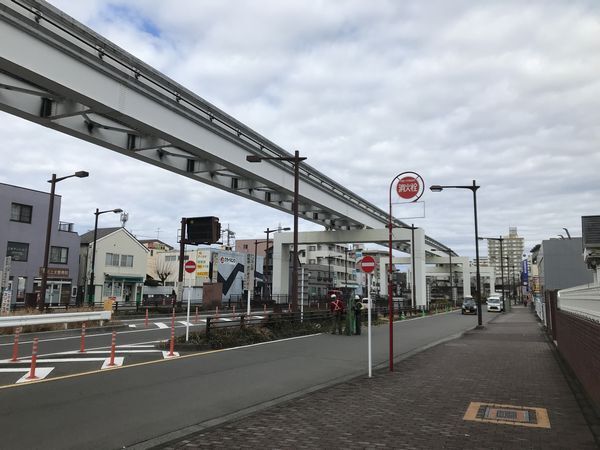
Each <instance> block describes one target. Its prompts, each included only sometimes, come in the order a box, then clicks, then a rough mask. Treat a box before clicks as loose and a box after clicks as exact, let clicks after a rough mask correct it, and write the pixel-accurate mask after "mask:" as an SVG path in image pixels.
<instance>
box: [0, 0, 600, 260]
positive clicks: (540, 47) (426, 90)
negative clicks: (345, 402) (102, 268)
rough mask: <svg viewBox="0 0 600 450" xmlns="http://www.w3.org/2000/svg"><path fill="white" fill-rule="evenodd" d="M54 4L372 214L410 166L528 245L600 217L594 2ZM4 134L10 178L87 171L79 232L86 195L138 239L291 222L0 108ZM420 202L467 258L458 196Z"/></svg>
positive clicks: (246, 231)
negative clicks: (121, 213)
mask: <svg viewBox="0 0 600 450" xmlns="http://www.w3.org/2000/svg"><path fill="white" fill-rule="evenodd" d="M52 3H53V4H55V5H56V6H57V7H59V8H63V9H64V10H65V11H66V12H67V13H68V14H71V15H73V16H74V17H75V18H76V19H78V20H80V21H82V22H84V23H86V24H87V25H88V26H90V27H92V28H93V29H94V30H96V31H98V32H100V33H101V34H104V35H105V36H107V37H108V38H109V39H111V40H113V41H114V42H115V43H117V44H118V45H120V46H121V47H123V48H124V49H126V50H127V51H129V52H130V53H132V54H134V55H136V56H138V57H140V58H142V59H143V60H144V61H146V62H148V63H149V64H151V65H153V66H155V67H156V68H157V69H158V70H160V71H162V72H164V73H165V74H167V75H169V76H171V77H172V78H174V79H175V80H177V81H178V82H181V83H182V84H184V85H185V86H186V87H188V88H190V89H192V90H193V91H195V92H196V93H197V94H199V95H200V96H202V97H204V98H206V99H207V100H209V101H211V102H213V103H214V104H216V105H217V106H219V107H221V108H223V109H224V110H225V111H226V112H228V113H229V114H231V115H233V116H234V117H236V118H237V119H239V120H241V121H242V122H244V123H246V124H247V125H249V126H250V127H252V128H254V129H255V130H257V131H258V132H260V133H261V134H263V135H264V136H266V137H268V138H269V139H271V140H273V141H274V142H276V143H278V144H279V145H281V146H283V147H284V148H287V149H289V150H293V149H299V150H300V151H301V152H302V154H303V155H305V156H307V157H308V161H307V162H308V163H309V164H311V165H312V166H314V167H316V168H317V169H318V170H320V171H322V172H324V173H325V174H327V175H329V176H331V177H332V178H334V179H335V180H337V181H338V182H340V183H343V184H346V185H348V186H350V187H351V188H352V189H353V190H354V191H355V192H356V193H357V194H358V195H360V196H362V197H364V198H366V199H368V200H369V201H371V202H373V203H375V204H377V205H378V206H380V207H381V208H383V209H387V196H388V188H389V183H390V181H391V180H392V178H393V177H394V176H395V175H396V174H397V173H399V172H402V171H404V170H413V171H417V172H419V173H421V175H423V177H424V179H425V181H426V183H428V184H470V182H471V180H473V179H476V180H477V182H478V183H480V184H481V189H480V190H479V192H478V199H479V215H480V229H481V234H482V235H499V234H505V233H507V231H508V227H509V226H517V227H518V228H519V230H520V232H521V234H522V235H524V236H525V238H526V240H527V246H528V248H531V247H532V246H533V245H534V244H535V243H537V242H538V241H540V240H542V239H546V238H549V237H554V236H556V235H557V234H558V233H560V232H561V231H562V227H567V228H569V229H570V231H571V234H572V235H577V234H579V233H580V216H581V215H585V214H597V213H599V206H600V201H599V200H598V199H599V198H600V196H599V194H600V192H599V190H600V188H599V186H598V182H597V174H596V172H597V169H596V168H597V167H598V166H599V164H598V163H600V161H599V160H600V152H599V151H598V150H597V147H598V143H599V137H600V127H599V126H598V125H597V123H596V122H597V119H596V114H595V113H596V111H597V110H598V107H599V106H600V82H598V81H597V73H598V72H599V70H600V57H599V56H598V55H600V20H599V19H600V7H599V6H598V4H597V3H596V2H593V1H576V2H563V1H558V0H556V1H548V2H530V3H527V4H523V2H520V1H502V2H497V1H483V2H476V3H474V2H471V1H452V2H448V1H441V0H437V1H425V2H423V1H412V2H395V1H374V2H363V1H358V0H357V1H343V2H320V1H308V2H305V1H303V2H297V1H287V2H277V1H266V0H264V1H259V0H257V1H252V2H250V1H242V2H228V1H225V2H223V1H203V2H191V1H183V0H181V1H170V2H160V1H155V0H152V1H147V0H146V1H128V2H124V1H111V2H106V1H99V0H98V1H88V2H85V6H83V5H80V4H79V3H77V2H68V1H66V0H60V1H58V0H56V1H53V2H52ZM116 12H119V13H118V14H117V13H116ZM0 130H1V131H2V133H3V136H4V137H5V142H9V143H10V144H9V145H10V148H11V150H7V149H4V150H2V152H3V155H4V157H5V158H7V157H8V156H7V155H8V152H10V159H11V163H10V164H9V165H5V166H3V167H1V168H0V179H1V180H2V181H4V182H8V183H12V184H18V185H25V186H27V187H32V188H35V189H47V185H46V184H45V180H46V179H47V178H48V175H49V174H51V173H52V172H68V171H72V170H76V169H78V168H84V167H88V168H90V172H92V176H91V177H90V179H89V180H85V181H84V180H79V181H77V182H75V181H73V182H71V181H70V182H65V183H62V184H61V185H60V190H61V194H62V195H63V215H67V216H69V217H72V220H74V221H76V222H77V223H78V224H81V227H82V228H85V226H89V224H90V223H91V221H92V217H90V214H91V212H92V211H93V210H94V209H95V207H96V206H98V207H107V208H112V207H116V206H120V207H123V208H124V209H126V210H130V211H131V220H130V222H129V224H128V225H130V226H131V228H132V229H134V230H136V229H137V230H140V231H143V234H145V235H151V234H152V233H156V231H155V230H157V229H158V228H160V229H161V230H169V231H168V232H167V231H164V232H165V233H170V235H171V236H174V235H175V233H176V229H177V227H178V223H177V222H178V220H179V218H180V217H181V216H184V215H189V211H190V210H192V211H194V212H195V211H198V214H199V215H218V216H220V217H221V221H222V222H223V223H229V224H230V226H231V228H232V229H234V230H235V231H236V232H237V234H238V236H240V237H250V238H253V237H257V238H262V236H263V234H262V230H264V229H265V228H266V227H273V226H276V225H277V224H278V223H280V222H281V223H283V224H284V225H289V224H291V217H289V216H286V215H284V214H283V213H279V212H277V211H272V210H270V209H267V208H265V207H262V206H257V205H255V204H252V203H250V202H248V201H246V200H242V199H239V198H235V197H234V196H232V195H230V194H227V193H223V192H220V191H218V190H215V189H213V188H210V187H208V186H204V185H201V184H198V183H195V182H192V181H191V180H187V179H182V178H181V177H177V176H175V175H172V174H169V173H165V172H163V171H161V170H159V169H157V168H154V167H150V166H145V165H143V164H141V163H139V162H136V161H133V160H129V159H126V158H125V157H123V156H121V155H117V154H114V153H112V152H109V151H108V150H104V149H100V148H97V147H94V146H91V145H89V144H86V143H83V142H80V141H76V140H74V139H72V138H69V137H66V136H61V135H59V134H56V133H54V132H52V131H49V130H44V129H41V128H39V127H36V126H34V125H32V124H28V123H25V122H23V121H20V120H17V119H16V118H11V117H9V116H7V115H1V116H0ZM49 148H52V152H51V155H52V156H51V157H50V156H49V155H50V153H49V151H48V149H49ZM32 160H35V161H37V163H36V164H35V166H34V165H32V164H31V161H32ZM92 167H93V170H92V169H91V168H92ZM63 184H64V186H63ZM423 200H424V201H425V202H426V217H425V218H422V219H414V222H415V224H418V225H420V226H423V227H425V229H426V232H427V233H428V234H430V235H431V236H433V237H435V238H436V239H438V240H441V241H442V242H445V243H447V244H448V245H450V246H451V247H453V248H455V249H457V251H459V252H461V253H465V254H470V255H472V254H473V253H474V250H473V224H472V221H473V217H472V200H471V196H470V192H468V191H464V192H459V191H448V192H443V193H440V194H434V193H431V192H426V194H425V195H424V197H423ZM115 202H117V203H119V205H115ZM123 204H125V205H123ZM103 219H104V217H103ZM106 220H115V218H110V219H109V218H106ZM314 228H315V226H314V225H312V224H308V223H306V222H302V229H314ZM153 230H154V231H153ZM84 231H85V230H84ZM162 233H163V232H162V231H161V236H162ZM140 234H142V233H140ZM167 240H168V239H167ZM170 241H171V242H173V241H174V238H173V239H171V240H170Z"/></svg>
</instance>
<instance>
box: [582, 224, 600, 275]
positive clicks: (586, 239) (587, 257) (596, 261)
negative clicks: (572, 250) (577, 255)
mask: <svg viewBox="0 0 600 450" xmlns="http://www.w3.org/2000/svg"><path fill="white" fill-rule="evenodd" d="M581 234H582V241H583V244H582V245H583V259H584V261H585V263H586V264H587V266H588V267H589V268H592V269H595V268H596V267H598V266H600V216H582V217H581Z"/></svg>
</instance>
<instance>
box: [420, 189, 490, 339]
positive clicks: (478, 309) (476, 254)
mask: <svg viewBox="0 0 600 450" xmlns="http://www.w3.org/2000/svg"><path fill="white" fill-rule="evenodd" d="M429 189H431V191H432V192H441V191H443V190H444V189H469V190H470V191H471V192H473V215H474V217H475V265H476V268H477V278H476V279H477V326H478V328H481V327H483V325H482V320H481V274H480V271H479V239H478V238H479V236H478V234H479V231H478V229H477V189H479V186H477V184H476V183H475V180H473V184H472V185H471V186H440V185H433V186H430V187H429Z"/></svg>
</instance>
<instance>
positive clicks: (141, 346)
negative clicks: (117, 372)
mask: <svg viewBox="0 0 600 450" xmlns="http://www.w3.org/2000/svg"><path fill="white" fill-rule="evenodd" d="M156 342H160V341H156ZM117 348H154V345H152V344H149V345H144V344H124V345H117Z"/></svg>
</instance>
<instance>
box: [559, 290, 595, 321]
mask: <svg viewBox="0 0 600 450" xmlns="http://www.w3.org/2000/svg"><path fill="white" fill-rule="evenodd" d="M557 306H558V308H559V309H561V310H563V311H567V312H571V313H574V314H578V315H580V316H584V317H587V318H588V319H592V320H596V321H600V285H597V284H586V285H582V286H576V287H573V288H569V289H561V290H560V291H558V303H557Z"/></svg>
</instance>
